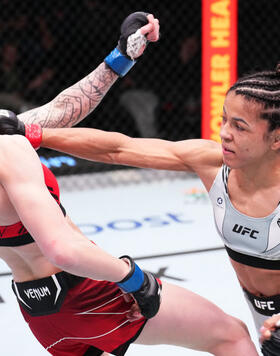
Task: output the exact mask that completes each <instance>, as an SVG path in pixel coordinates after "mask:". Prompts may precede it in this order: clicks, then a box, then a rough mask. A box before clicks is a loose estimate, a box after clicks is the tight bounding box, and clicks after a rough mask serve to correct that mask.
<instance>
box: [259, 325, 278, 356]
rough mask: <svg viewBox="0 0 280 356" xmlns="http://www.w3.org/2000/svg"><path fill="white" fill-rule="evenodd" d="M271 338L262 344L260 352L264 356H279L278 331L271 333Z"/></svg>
mask: <svg viewBox="0 0 280 356" xmlns="http://www.w3.org/2000/svg"><path fill="white" fill-rule="evenodd" d="M271 334H272V335H271V338H270V339H269V340H266V341H264V342H263V344H262V347H261V350H262V354H263V355H264V356H279V355H280V329H279V328H278V329H276V330H275V331H273V332H272V333H271Z"/></svg>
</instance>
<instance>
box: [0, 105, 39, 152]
mask: <svg viewBox="0 0 280 356" xmlns="http://www.w3.org/2000/svg"><path fill="white" fill-rule="evenodd" d="M0 135H22V136H25V137H26V138H27V139H28V140H29V142H30V143H31V145H32V146H33V147H34V148H35V149H37V148H39V147H40V144H41V142H42V129H41V127H40V126H39V125H37V124H30V125H25V124H24V123H23V122H22V121H20V120H19V119H18V118H17V116H16V114H15V113H13V112H12V111H9V110H0Z"/></svg>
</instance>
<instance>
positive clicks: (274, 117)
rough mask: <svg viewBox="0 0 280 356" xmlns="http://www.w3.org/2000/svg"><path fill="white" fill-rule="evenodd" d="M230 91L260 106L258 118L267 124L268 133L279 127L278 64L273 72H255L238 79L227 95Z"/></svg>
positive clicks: (279, 84)
mask: <svg viewBox="0 0 280 356" xmlns="http://www.w3.org/2000/svg"><path fill="white" fill-rule="evenodd" d="M231 91H234V92H235V93H236V94H237V95H242V96H243V97H244V98H245V99H246V100H248V101H254V102H257V103H260V104H262V106H263V110H261V113H260V117H261V118H262V119H264V120H267V121H268V122H269V127H268V129H269V131H273V130H275V129H277V128H279V127H280V63H279V64H278V65H277V67H276V69H275V70H274V71H264V72H257V73H254V74H249V75H246V76H244V77H242V78H240V79H239V80H238V81H237V82H236V83H235V84H234V85H233V86H232V87H230V89H229V90H228V93H229V92H231Z"/></svg>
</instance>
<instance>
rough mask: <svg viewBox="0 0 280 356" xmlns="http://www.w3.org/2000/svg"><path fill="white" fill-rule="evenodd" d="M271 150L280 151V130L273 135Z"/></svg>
mask: <svg viewBox="0 0 280 356" xmlns="http://www.w3.org/2000/svg"><path fill="white" fill-rule="evenodd" d="M271 148H272V149H273V150H276V151H277V150H280V129H276V130H275V131H274V133H273V141H272V146H271Z"/></svg>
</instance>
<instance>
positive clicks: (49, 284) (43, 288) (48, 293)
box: [12, 271, 85, 316]
mask: <svg viewBox="0 0 280 356" xmlns="http://www.w3.org/2000/svg"><path fill="white" fill-rule="evenodd" d="M84 279H85V278H83V277H79V276H75V275H73V274H70V273H67V272H64V271H62V272H58V273H56V274H53V275H51V276H49V277H46V278H41V279H36V280H33V281H27V282H15V281H12V289H13V291H14V293H15V295H16V297H17V300H18V302H19V304H20V305H21V306H22V308H23V309H24V310H25V311H26V312H27V313H28V314H30V315H31V316H42V315H49V314H53V313H57V312H58V311H59V310H60V308H61V306H62V303H63V301H64V299H65V297H66V294H67V291H68V290H69V289H71V288H73V287H75V286H76V285H77V284H79V283H80V282H82V281H83V280H84Z"/></svg>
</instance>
